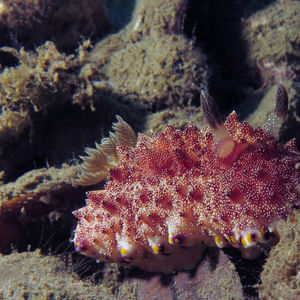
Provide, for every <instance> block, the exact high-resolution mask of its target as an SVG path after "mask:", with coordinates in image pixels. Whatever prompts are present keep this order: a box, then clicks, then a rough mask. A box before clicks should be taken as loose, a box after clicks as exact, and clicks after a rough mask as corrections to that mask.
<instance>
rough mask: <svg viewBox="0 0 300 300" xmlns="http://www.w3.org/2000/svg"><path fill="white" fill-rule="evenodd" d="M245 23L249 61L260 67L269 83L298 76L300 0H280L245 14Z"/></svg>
mask: <svg viewBox="0 0 300 300" xmlns="http://www.w3.org/2000/svg"><path fill="white" fill-rule="evenodd" d="M243 27H244V28H243V33H244V38H245V40H246V41H247V48H248V49H247V50H248V51H247V52H248V55H249V57H248V60H249V64H250V65H252V66H253V68H255V69H257V70H259V73H260V76H261V78H262V81H263V83H264V84H265V85H276V84H278V83H281V82H282V81H286V80H289V79H293V78H296V74H299V70H300V64H299V55H300V53H299V46H300V31H299V28H300V3H299V1H291V0H287V1H276V2H275V3H274V4H273V5H269V6H267V7H266V8H265V9H263V10H262V11H259V12H257V13H255V14H253V15H250V16H248V17H244V19H243ZM297 76H298V75H297Z"/></svg>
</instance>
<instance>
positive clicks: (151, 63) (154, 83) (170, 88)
mask: <svg viewBox="0 0 300 300" xmlns="http://www.w3.org/2000/svg"><path fill="white" fill-rule="evenodd" d="M186 5H187V1H184V0H176V1H168V2H166V1H163V0H158V1H151V2H150V1H147V0H142V1H137V4H136V8H135V11H134V14H133V17H132V20H131V22H130V23H129V24H128V25H127V26H126V27H125V28H124V29H123V30H122V31H121V32H119V33H118V34H115V35H112V36H110V37H108V38H106V39H105V40H103V41H100V42H99V43H98V44H96V45H95V47H94V48H93V50H92V51H91V52H90V53H89V54H87V57H86V65H85V68H87V65H88V63H89V64H90V68H89V69H87V72H88V74H89V77H90V78H91V80H90V82H91V85H92V86H93V89H97V88H100V87H106V88H109V89H111V90H113V91H114V92H116V93H120V94H122V95H123V96H124V97H126V99H127V100H128V101H139V102H141V101H142V102H144V103H147V104H148V105H150V106H152V105H155V106H157V107H161V106H170V105H172V104H179V103H180V102H185V103H186V102H187V101H188V100H191V99H193V98H194V97H199V92H200V90H201V88H204V87H206V86H207V80H208V77H209V71H208V68H207V65H206V59H205V55H204V54H203V53H201V52H200V50H199V49H197V48H196V47H195V44H194V42H193V41H192V40H191V39H188V38H186V37H185V36H184V34H183V32H181V25H182V22H183V18H184V12H185V9H186Z"/></svg>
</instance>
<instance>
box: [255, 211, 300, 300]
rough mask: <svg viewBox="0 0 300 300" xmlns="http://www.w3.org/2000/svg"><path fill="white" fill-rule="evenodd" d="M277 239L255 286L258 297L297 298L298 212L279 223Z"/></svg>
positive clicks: (299, 280)
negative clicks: (277, 241) (278, 237)
mask: <svg viewBox="0 0 300 300" xmlns="http://www.w3.org/2000/svg"><path fill="white" fill-rule="evenodd" d="M280 232H281V234H280V241H279V243H278V244H277V245H276V246H275V247H274V248H273V249H272V250H271V252H270V254H269V255H270V256H269V258H268V260H267V262H266V263H265V265H264V270H263V271H262V273H261V284H260V285H258V286H257V288H258V291H259V297H260V299H261V300H267V299H299V298H300V255H299V250H300V211H299V210H298V211H297V210H296V211H295V214H294V215H292V216H291V217H290V218H289V220H288V222H287V223H285V222H281V224H280Z"/></svg>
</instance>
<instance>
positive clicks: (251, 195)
mask: <svg viewBox="0 0 300 300" xmlns="http://www.w3.org/2000/svg"><path fill="white" fill-rule="evenodd" d="M201 102H202V106H203V110H204V113H205V115H206V118H207V121H208V123H209V127H206V128H204V129H202V130H200V129H198V128H197V127H196V126H195V125H193V124H189V125H188V126H186V127H185V129H184V130H183V131H180V130H177V129H174V128H173V127H172V126H168V127H167V129H166V130H165V131H163V132H161V133H159V134H156V135H153V136H152V137H148V136H146V135H143V134H139V135H138V137H137V140H136V139H135V134H134V132H133V130H132V129H131V127H130V126H129V125H128V124H127V123H126V122H124V121H123V120H122V119H121V118H120V117H118V121H119V122H118V123H116V124H114V127H113V128H114V130H115V133H111V134H110V138H106V139H103V140H102V143H101V145H100V144H96V149H91V148H88V149H87V154H88V155H89V156H86V157H83V159H84V163H83V164H82V175H81V178H79V179H78V182H79V183H81V184H83V185H84V184H86V185H89V184H92V183H94V181H97V180H95V178H96V177H97V176H98V178H99V180H100V181H101V180H102V179H103V178H104V177H105V176H108V177H109V180H108V181H107V183H106V185H105V188H104V189H103V190H96V191H91V192H88V193H87V198H88V199H87V200H86V202H87V204H86V206H85V207H83V208H81V209H79V210H77V211H75V212H74V215H75V216H76V217H77V218H78V219H79V223H78V226H77V228H76V230H75V237H74V243H75V247H76V249H77V251H79V252H81V253H83V254H85V255H88V256H90V257H94V258H95V259H97V260H99V261H108V262H116V263H119V264H122V265H125V266H133V265H134V266H138V267H140V268H142V269H145V270H148V271H158V272H165V273H167V272H170V271H172V270H178V269H189V268H192V267H193V266H194V265H195V264H196V263H197V261H198V260H199V259H200V258H201V256H202V253H203V250H204V249H205V247H206V245H208V246H212V245H215V244H216V245H217V246H218V247H220V248H222V247H225V246H227V245H232V246H233V247H236V248H239V249H240V250H241V252H242V254H243V256H244V257H248V258H253V257H256V256H257V255H258V254H259V253H260V251H261V248H262V247H263V245H264V244H266V243H271V242H272V240H273V239H274V238H275V236H276V235H277V229H276V223H277V222H278V221H279V220H281V219H285V218H286V217H287V216H288V215H289V214H291V212H292V210H293V208H294V207H295V206H298V205H299V194H300V191H299V177H300V176H299V163H300V154H299V152H297V149H296V145H295V140H291V141H290V142H288V143H287V144H285V145H284V146H281V145H279V143H278V141H277V139H276V137H275V136H274V135H273V134H275V135H276V134H278V131H279V127H280V124H279V125H278V120H280V119H283V118H284V117H285V115H286V112H287V94H286V91H285V89H284V87H283V86H281V85H280V86H279V87H278V89H277V103H276V108H275V110H274V112H273V113H272V114H271V115H270V117H269V119H268V121H267V122H266V124H265V125H264V126H263V127H258V128H257V129H254V128H253V127H251V126H250V125H249V124H248V123H246V122H241V121H240V120H239V118H238V116H237V114H236V113H235V112H232V113H231V114H230V115H229V116H228V117H227V119H226V121H225V123H224V124H223V122H222V121H221V118H220V116H219V113H218V111H217V108H216V106H215V103H214V102H213V100H212V99H211V98H210V97H209V96H208V95H207V94H206V93H205V92H203V93H202V97H201ZM125 137H127V139H126V138H125ZM99 170H100V171H99ZM97 171H98V175H97V176H96V177H95V176H94V177H93V175H90V173H89V172H92V173H93V172H94V173H93V174H96V173H95V172H97ZM99 180H98V181H99ZM80 181H81V182H80Z"/></svg>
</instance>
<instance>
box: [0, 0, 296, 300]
mask: <svg viewBox="0 0 300 300" xmlns="http://www.w3.org/2000/svg"><path fill="white" fill-rule="evenodd" d="M103 2H104V3H103ZM117 2H118V1H111V2H110V3H109V4H108V5H107V7H106V8H105V1H100V0H99V1H76V3H77V4H76V5H74V3H73V1H54V0H39V1H32V0H26V1H18V0H16V1H0V31H1V32H2V33H3V34H2V35H1V38H0V45H1V48H0V86H1V89H0V195H1V204H0V249H1V252H2V253H3V254H2V256H1V257H0V269H1V270H4V271H3V272H1V275H0V282H1V285H0V298H1V299H62V298H65V299H121V298H122V299H159V298H164V299H213V298H222V299H232V298H233V299H278V297H279V296H278V295H280V297H281V299H297V298H299V297H300V275H299V247H300V245H299V230H298V228H299V213H297V211H296V213H295V215H294V217H293V218H289V219H288V220H287V222H282V224H280V226H279V231H280V236H281V239H280V242H279V243H278V244H277V245H276V246H274V247H273V248H272V250H271V251H270V252H265V253H264V254H263V255H261V256H260V257H259V258H257V259H256V260H254V261H251V262H249V261H246V260H243V259H241V257H240V256H239V254H238V253H237V252H235V251H234V249H226V250H225V251H217V250H216V249H214V248H209V249H207V252H206V254H205V255H204V257H203V260H202V261H201V262H199V265H198V267H197V268H196V269H195V270H192V271H191V272H179V273H176V274H170V275H164V276H162V275H159V274H152V273H146V272H141V271H140V270H138V269H132V270H127V269H126V268H121V267H118V266H116V265H110V266H108V265H103V264H101V263H100V264H97V263H96V262H94V261H93V260H91V259H89V258H85V257H82V256H80V255H79V254H77V253H75V252H74V249H73V246H72V243H71V242H70V241H69V240H70V239H72V235H73V230H74V227H75V225H76V220H75V218H74V217H73V216H72V211H73V210H75V209H77V208H79V207H81V206H83V203H84V198H85V192H86V191H87V190H90V189H91V187H89V188H86V187H80V186H77V187H74V186H73V185H72V178H74V176H75V174H76V170H77V163H78V160H77V159H78V156H79V155H82V154H83V152H84V148H85V147H86V146H92V145H93V144H94V142H95V141H100V139H101V138H102V137H103V136H106V135H107V133H108V131H109V130H110V127H111V123H112V122H113V121H115V115H116V114H118V115H120V116H122V118H123V119H124V120H126V122H128V123H129V124H130V125H131V126H132V127H133V128H134V129H135V130H136V131H137V132H144V133H146V134H149V135H151V134H153V133H157V132H160V131H161V130H163V129H164V128H165V127H166V126H167V124H171V125H172V126H174V127H176V128H180V129H183V128H184V126H185V125H187V124H188V122H193V123H195V124H196V125H197V126H198V127H200V128H201V127H203V126H204V125H205V121H204V117H203V113H202V110H201V107H200V103H199V94H200V91H201V89H208V90H209V91H210V92H211V94H212V96H213V97H214V99H215V100H216V102H217V103H218V106H220V107H221V113H222V114H223V115H224V116H225V115H227V114H228V113H230V112H231V111H232V110H233V109H235V110H236V111H237V112H238V113H239V115H240V116H241V117H242V118H243V119H245V120H247V121H248V122H250V123H251V124H253V125H254V126H259V125H261V124H262V123H263V122H264V121H265V120H266V118H267V115H268V113H270V112H271V111H272V109H273V105H274V102H273V97H274V96H273V95H274V89H275V86H276V85H277V84H278V83H282V84H283V85H284V86H285V87H286V88H287V90H288V95H289V98H290V101H289V115H288V119H287V121H286V122H285V123H284V125H283V127H282V130H281V135H280V140H281V142H282V143H284V142H285V141H287V140H289V139H291V138H293V137H296V139H297V146H298V149H299V148H300V84H299V82H300V80H299V79H300V73H299V71H300V66H299V62H300V52H299V51H300V47H299V45H300V33H299V32H300V31H299V27H300V3H299V2H298V1H292V0H284V1H279V0H278V1H254V0H252V1H247V3H246V1H228V2H227V1H226V2H225V1H208V0H207V1H201V2H200V3H199V1H193V0H189V1H188V0H175V1H163V0H155V1H146V0H141V1H136V3H135V2H134V1H132V2H130V1H124V7H126V9H128V8H130V7H133V8H134V10H133V11H132V13H130V12H128V10H127V11H126V13H125V14H126V18H128V15H131V19H130V20H129V22H128V23H126V24H125V25H123V23H122V22H115V23H114V22H113V21H115V20H116V12H118V14H117V16H118V18H122V13H121V12H122V9H121V10H120V9H119V5H120V4H119V3H117ZM129 2H130V3H129ZM57 7H59V14H55V19H53V14H54V11H56V8H57ZM24 12H25V13H26V14H24ZM114 12H115V13H114ZM95 13H97V16H99V15H100V16H101V18H99V17H97V18H95V15H94V14H95ZM116 23H118V24H122V25H118V26H123V27H118V26H117V25H115V24H116ZM83 24H84V26H83ZM4 33H5V34H4ZM88 38H90V39H89V40H88ZM283 257H284V259H282V258H283ZM49 270H51V271H49ZM274 270H275V271H274ZM276 270H281V272H277V271H276ZM41 282H42V283H41Z"/></svg>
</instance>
